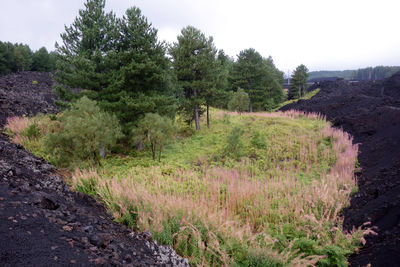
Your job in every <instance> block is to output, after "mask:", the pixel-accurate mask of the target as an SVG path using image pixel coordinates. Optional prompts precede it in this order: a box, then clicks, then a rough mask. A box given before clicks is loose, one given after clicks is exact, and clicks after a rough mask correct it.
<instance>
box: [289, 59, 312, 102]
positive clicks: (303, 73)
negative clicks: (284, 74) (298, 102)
mask: <svg viewBox="0 0 400 267" xmlns="http://www.w3.org/2000/svg"><path fill="white" fill-rule="evenodd" d="M308 76H309V74H308V69H307V67H306V66H305V65H303V64H301V65H299V66H297V68H296V70H295V71H294V72H293V74H292V77H291V79H290V84H291V85H290V90H289V98H301V97H302V96H304V94H305V92H306V87H307V79H308Z"/></svg>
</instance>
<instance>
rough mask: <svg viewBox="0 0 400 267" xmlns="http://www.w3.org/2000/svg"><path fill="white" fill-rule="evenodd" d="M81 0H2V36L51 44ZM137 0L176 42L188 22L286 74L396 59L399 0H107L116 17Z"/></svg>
mask: <svg viewBox="0 0 400 267" xmlns="http://www.w3.org/2000/svg"><path fill="white" fill-rule="evenodd" d="M84 2H85V0H0V41H10V42H13V43H16V42H18V43H24V44H28V45H29V46H30V47H31V48H32V49H33V50H37V49H39V48H40V47H42V46H45V47H46V48H47V49H48V50H54V44H55V42H56V41H57V42H59V43H60V42H61V38H60V34H61V33H62V32H64V25H67V26H69V25H71V24H72V22H73V21H74V19H75V17H76V16H77V15H78V12H79V9H82V8H84ZM132 6H137V7H139V8H140V9H141V10H142V13H143V14H144V15H145V16H146V17H147V18H148V20H149V21H150V22H151V23H152V25H153V26H154V27H155V28H157V29H158V36H159V39H161V40H165V41H167V42H169V43H172V42H174V41H176V37H177V35H178V34H179V33H180V30H181V29H182V28H183V27H185V26H188V25H191V26H194V27H196V28H198V29H200V30H201V31H202V32H203V33H204V34H205V35H206V36H212V37H213V38H214V44H215V46H216V47H217V48H218V49H223V50H224V51H225V53H226V54H228V55H230V56H232V57H234V58H235V57H236V55H237V54H239V52H240V51H241V50H244V49H247V48H250V47H252V48H254V49H256V50H257V51H258V52H260V54H261V55H262V56H264V57H268V56H272V58H273V59H274V62H275V64H276V66H277V67H278V68H279V69H280V70H282V71H284V72H285V73H287V72H288V71H291V70H293V69H294V68H296V66H298V65H300V64H305V65H306V66H307V67H308V68H309V69H310V70H311V71H315V70H345V69H358V68H363V67H368V66H378V65H389V66H393V65H400V31H399V29H398V28H399V26H400V15H399V10H400V1H399V0H379V1H377V0H376V1H372V0H334V1H331V0H264V1H261V0H258V1H256V0H246V1H245V0H240V1H239V0H107V1H106V9H107V11H111V10H112V11H113V12H115V13H116V14H117V16H118V17H121V16H122V15H123V14H124V12H125V11H126V9H127V8H129V7H132Z"/></svg>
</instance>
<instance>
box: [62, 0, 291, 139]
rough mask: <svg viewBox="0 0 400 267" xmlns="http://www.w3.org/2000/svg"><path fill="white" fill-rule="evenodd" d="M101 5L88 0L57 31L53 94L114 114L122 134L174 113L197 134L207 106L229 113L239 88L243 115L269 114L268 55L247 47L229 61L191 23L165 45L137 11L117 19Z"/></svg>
mask: <svg viewBox="0 0 400 267" xmlns="http://www.w3.org/2000/svg"><path fill="white" fill-rule="evenodd" d="M104 6H105V0H88V1H87V2H86V3H85V9H83V10H80V12H79V16H78V17H76V19H75V21H74V22H73V23H72V24H71V25H70V26H66V27H65V32H64V33H62V34H61V38H62V43H60V44H56V52H57V67H56V69H57V71H56V73H55V79H56V81H57V86H56V92H57V94H58V96H59V97H60V99H62V100H65V101H67V102H68V101H74V100H76V99H78V98H80V97H82V96H87V97H88V98H89V99H91V100H94V101H96V102H97V103H98V105H99V106H100V107H101V109H102V110H105V111H108V112H111V113H113V114H115V115H116V116H117V118H118V119H119V121H120V122H121V125H122V128H123V131H124V132H125V133H129V131H130V129H132V128H134V127H136V126H137V125H138V123H139V121H140V120H141V119H142V118H144V116H145V114H147V113H158V114H159V115H161V116H165V117H169V118H173V117H174V116H175V115H176V114H179V115H180V116H181V117H182V118H184V119H185V121H186V122H188V123H192V122H194V124H195V127H196V129H197V130H199V129H200V119H199V118H200V117H201V116H203V115H206V117H207V125H209V124H210V118H209V107H210V106H217V107H222V108H227V107H228V103H229V101H230V100H231V98H232V97H234V96H235V95H238V94H235V92H237V91H238V90H239V89H242V90H243V91H244V92H245V93H246V94H247V95H248V108H247V111H261V110H270V109H272V108H274V107H275V106H277V105H278V104H279V103H280V102H282V101H283V100H284V98H285V96H284V93H283V91H282V84H283V81H284V78H283V72H281V71H279V70H278V69H277V68H276V66H275V64H274V62H273V60H272V58H271V57H268V58H265V57H263V56H262V55H261V54H260V53H259V52H257V51H256V50H255V49H253V48H249V49H245V50H243V51H241V52H240V53H239V55H238V58H237V60H234V59H232V58H231V57H229V56H227V55H226V54H225V53H224V51H223V50H218V49H217V48H216V47H215V45H214V41H213V38H212V37H209V36H206V35H205V34H204V33H203V32H201V31H200V30H199V29H196V28H195V27H193V26H187V27H185V28H183V29H182V31H181V33H180V35H179V36H178V37H177V41H176V42H174V43H173V44H170V45H168V44H166V43H164V42H161V41H160V40H159V39H158V37H157V29H155V28H154V27H153V26H152V24H151V23H150V22H149V21H148V20H147V18H146V17H145V16H144V15H142V13H141V10H140V9H139V8H137V7H132V8H129V9H128V10H127V11H126V12H125V15H124V16H122V17H121V18H118V17H116V16H115V14H114V13H113V12H106V11H105V10H104ZM72 88H82V89H84V90H82V91H81V92H80V93H73V92H76V91H74V90H71V89H72ZM239 95H240V94H239ZM240 99H242V98H240ZM67 102H66V103H67Z"/></svg>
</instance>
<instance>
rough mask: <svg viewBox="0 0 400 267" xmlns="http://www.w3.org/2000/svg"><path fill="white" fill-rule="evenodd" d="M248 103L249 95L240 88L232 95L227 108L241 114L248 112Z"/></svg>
mask: <svg viewBox="0 0 400 267" xmlns="http://www.w3.org/2000/svg"><path fill="white" fill-rule="evenodd" d="M249 103H250V99H249V95H248V94H247V93H246V92H245V91H244V90H243V89H242V88H239V89H238V90H237V92H235V93H233V96H232V98H231V100H230V101H229V103H228V108H229V109H230V110H233V111H237V112H239V113H241V112H244V111H247V110H248V108H249Z"/></svg>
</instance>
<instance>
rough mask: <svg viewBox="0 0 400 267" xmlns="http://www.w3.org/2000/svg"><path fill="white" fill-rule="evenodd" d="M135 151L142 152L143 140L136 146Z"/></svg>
mask: <svg viewBox="0 0 400 267" xmlns="http://www.w3.org/2000/svg"><path fill="white" fill-rule="evenodd" d="M136 150H137V151H142V150H143V140H142V139H140V141H139V142H138V143H137V145H136Z"/></svg>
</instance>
